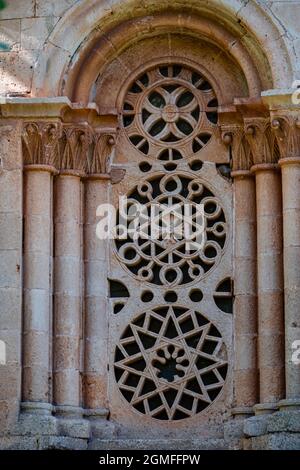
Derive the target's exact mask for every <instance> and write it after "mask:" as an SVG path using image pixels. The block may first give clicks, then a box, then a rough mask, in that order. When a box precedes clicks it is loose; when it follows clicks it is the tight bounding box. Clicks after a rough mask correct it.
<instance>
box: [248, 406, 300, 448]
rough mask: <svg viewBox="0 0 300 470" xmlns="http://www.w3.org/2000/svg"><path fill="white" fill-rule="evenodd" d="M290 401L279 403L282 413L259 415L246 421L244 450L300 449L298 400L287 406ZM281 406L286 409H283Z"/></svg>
mask: <svg viewBox="0 0 300 470" xmlns="http://www.w3.org/2000/svg"><path fill="white" fill-rule="evenodd" d="M289 401H290V400H282V401H281V402H279V404H278V405H279V407H280V411H275V412H273V413H262V414H258V415H256V416H253V417H252V418H249V419H247V420H245V422H244V429H243V431H244V435H245V439H244V440H243V447H244V449H252V450H269V449H270V450H271V449H273V450H299V449H300V409H299V408H298V409H295V408H294V405H296V402H297V400H292V403H289V404H287V403H286V402H289ZM298 402H299V401H298ZM281 404H282V405H283V407H284V408H283V409H282V408H281ZM256 406H258V405H256ZM259 406H261V405H259ZM296 406H298V405H296ZM277 407H278V406H277ZM259 411H260V410H259Z"/></svg>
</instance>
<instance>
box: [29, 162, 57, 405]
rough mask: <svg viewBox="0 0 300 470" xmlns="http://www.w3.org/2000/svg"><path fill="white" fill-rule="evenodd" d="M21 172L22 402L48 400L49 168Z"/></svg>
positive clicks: (50, 188)
mask: <svg viewBox="0 0 300 470" xmlns="http://www.w3.org/2000/svg"><path fill="white" fill-rule="evenodd" d="M29 170H30V169H28V170H27V171H25V173H24V180H25V181H24V183H25V191H24V318H23V397H22V399H23V401H25V402H28V401H29V402H30V401H31V402H48V399H49V393H48V391H49V321H50V316H49V315H50V275H51V271H50V270H51V259H50V257H51V230H52V220H51V216H52V214H51V211H52V207H51V206H52V205H51V197H52V176H51V173H50V171H49V170H45V171H42V170H34V169H33V168H32V169H31V170H30V171H29Z"/></svg>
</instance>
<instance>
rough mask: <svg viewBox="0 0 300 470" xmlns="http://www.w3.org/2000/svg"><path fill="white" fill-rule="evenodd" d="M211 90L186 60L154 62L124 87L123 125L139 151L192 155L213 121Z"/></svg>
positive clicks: (174, 156)
mask: <svg viewBox="0 0 300 470" xmlns="http://www.w3.org/2000/svg"><path fill="white" fill-rule="evenodd" d="M217 106H218V102H217V99H216V95H215V92H214V91H213V89H212V87H211V85H210V84H209V82H208V81H207V79H206V78H205V77H204V76H203V75H201V74H200V73H199V72H196V71H194V70H193V69H192V68H190V67H187V66H184V65H178V64H173V65H170V64H169V65H161V66H155V67H152V68H150V69H149V70H147V71H146V72H144V73H143V74H142V75H140V76H139V77H138V78H137V79H136V81H135V82H134V83H133V84H132V86H131V88H130V89H129V90H128V91H127V94H126V96H125V99H124V103H123V109H122V122H123V127H124V128H125V131H126V133H127V136H128V138H129V140H130V141H131V143H132V144H133V145H134V146H135V147H136V148H137V149H138V150H139V151H140V152H142V153H143V154H145V155H148V156H150V157H155V158H159V159H161V160H177V159H180V158H185V157H190V156H192V155H194V154H195V153H197V152H198V151H199V150H201V149H202V148H203V147H204V146H205V145H206V144H207V143H208V142H209V140H210V138H211V135H212V134H213V132H214V130H215V124H216V123H217Z"/></svg>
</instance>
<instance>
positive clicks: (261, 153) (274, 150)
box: [244, 118, 280, 165]
mask: <svg viewBox="0 0 300 470" xmlns="http://www.w3.org/2000/svg"><path fill="white" fill-rule="evenodd" d="M244 122H245V126H244V129H245V136H246V139H247V142H248V144H249V146H250V150H251V153H252V155H253V164H254V165H259V164H275V163H277V162H278V160H279V156H280V155H279V148H278V144H277V141H276V139H275V135H274V133H273V132H272V128H271V123H270V119H269V118H245V119H244Z"/></svg>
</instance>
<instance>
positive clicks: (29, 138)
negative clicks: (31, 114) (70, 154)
mask: <svg viewBox="0 0 300 470" xmlns="http://www.w3.org/2000/svg"><path fill="white" fill-rule="evenodd" d="M60 135H61V126H60V123H58V122H51V121H50V122H44V121H42V122H26V123H24V126H23V132H22V150H23V159H24V165H50V166H53V167H57V166H58V165H59V137H60Z"/></svg>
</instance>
